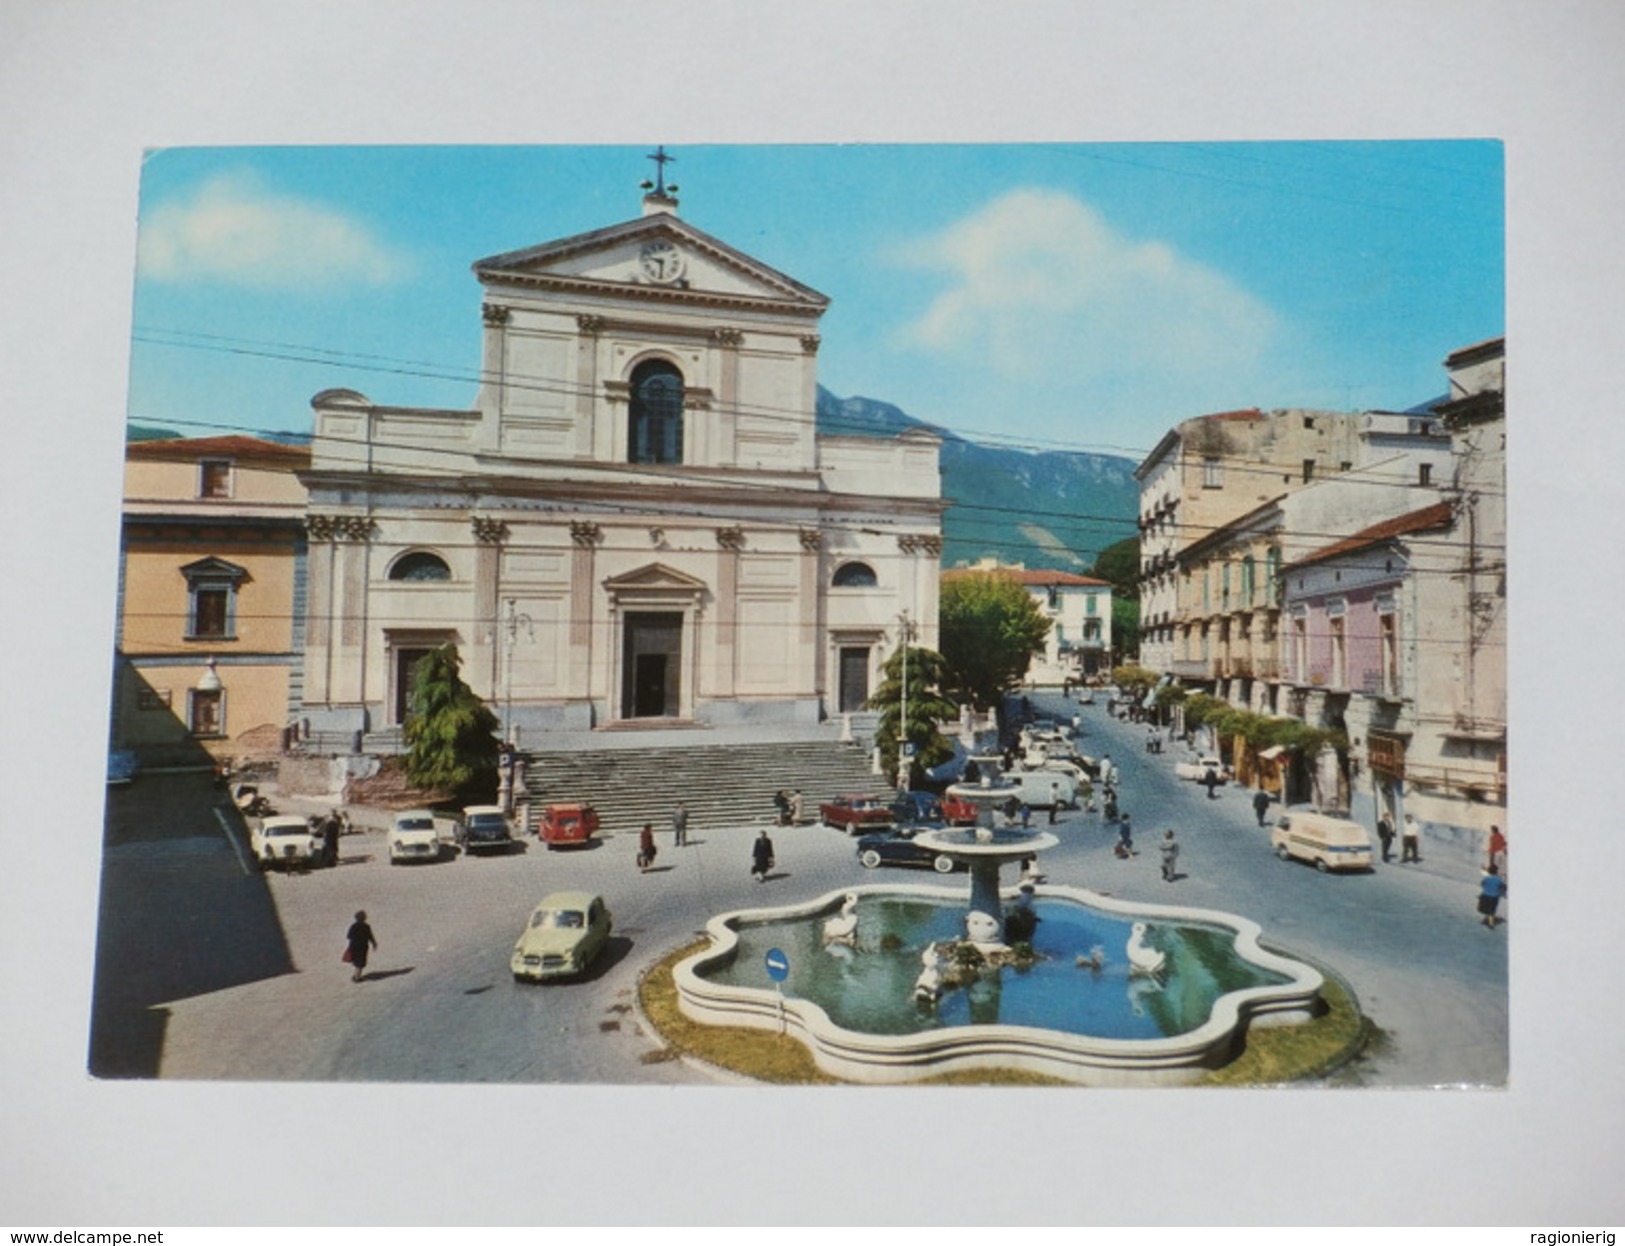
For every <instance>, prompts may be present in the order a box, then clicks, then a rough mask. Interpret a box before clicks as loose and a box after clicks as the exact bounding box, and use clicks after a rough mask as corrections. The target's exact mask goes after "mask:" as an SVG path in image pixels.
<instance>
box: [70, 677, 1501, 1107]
mask: <svg viewBox="0 0 1625 1246" xmlns="http://www.w3.org/2000/svg"><path fill="white" fill-rule="evenodd" d="M1035 701H1036V703H1037V705H1038V707H1039V708H1040V709H1044V708H1048V709H1059V708H1060V707H1061V705H1062V702H1061V700H1060V698H1059V697H1058V696H1039V697H1037V698H1035ZM1082 713H1083V715H1084V729H1085V739H1084V741H1083V744H1082V749H1083V751H1084V752H1089V753H1092V754H1095V755H1099V754H1100V753H1102V752H1109V753H1110V754H1111V756H1112V758H1113V760H1114V761H1115V762H1116V763H1117V765H1118V767H1119V769H1120V771H1121V772H1122V779H1123V782H1122V790H1123V797H1122V801H1123V807H1124V808H1125V809H1126V810H1128V811H1129V812H1130V813H1131V814H1132V816H1133V822H1134V825H1135V835H1136V840H1137V846H1138V847H1139V848H1140V855H1139V856H1137V857H1135V858H1133V859H1132V860H1130V861H1119V860H1117V859H1115V858H1114V857H1113V856H1112V854H1111V851H1110V849H1111V844H1112V843H1113V842H1114V840H1115V838H1116V834H1115V830H1114V829H1113V828H1111V827H1109V826H1107V825H1106V824H1105V823H1104V822H1103V821H1102V820H1101V818H1100V816H1099V815H1098V814H1097V815H1090V814H1085V813H1079V812H1074V813H1070V814H1063V815H1062V817H1061V819H1060V821H1059V823H1058V825H1057V826H1056V828H1055V830H1056V833H1057V835H1058V837H1059V839H1060V844H1059V846H1058V847H1056V848H1054V849H1052V850H1050V851H1049V852H1047V853H1045V854H1044V856H1043V858H1042V866H1043V868H1044V870H1045V872H1046V873H1047V874H1048V876H1049V878H1050V879H1051V881H1053V882H1057V883H1069V884H1074V885H1079V886H1083V887H1087V888H1090V889H1093V890H1096V891H1100V892H1103V893H1106V894H1110V895H1116V896H1120V897H1123V898H1127V899H1144V900H1150V901H1154V902H1170V901H1171V902H1177V903H1180V904H1184V905H1190V906H1194V907H1199V908H1217V909H1224V910H1228V911H1231V912H1235V913H1239V914H1242V915H1245V916H1247V917H1249V918H1252V919H1253V920H1254V921H1257V922H1259V923H1260V924H1261V925H1262V926H1263V927H1264V931H1265V937H1266V938H1267V939H1268V940H1270V941H1271V942H1273V943H1276V944H1278V945H1280V946H1281V947H1283V948H1284V949H1286V950H1288V951H1291V952H1297V953H1300V954H1303V955H1306V956H1308V957H1310V958H1312V959H1314V960H1315V961H1317V962H1319V963H1321V964H1323V965H1325V966H1327V967H1329V968H1330V969H1332V970H1333V971H1335V972H1336V973H1338V974H1340V975H1341V976H1343V977H1344V978H1345V979H1346V980H1347V981H1348V982H1349V983H1350V984H1351V985H1352V986H1353V988H1354V990H1355V992H1356V994H1357V995H1358V997H1359V999H1360V1003H1361V1006H1362V1007H1363V1008H1364V1009H1365V1011H1366V1012H1367V1013H1368V1015H1370V1016H1371V1018H1372V1019H1373V1020H1374V1021H1375V1022H1376V1023H1377V1025H1378V1026H1379V1027H1381V1029H1382V1031H1383V1033H1384V1041H1383V1043H1381V1044H1380V1046H1379V1048H1378V1049H1377V1050H1375V1051H1374V1052H1372V1053H1371V1054H1370V1055H1368V1056H1367V1057H1365V1058H1364V1059H1362V1060H1361V1061H1359V1062H1358V1063H1357V1064H1356V1065H1355V1066H1353V1067H1352V1068H1350V1069H1348V1070H1345V1071H1344V1072H1342V1073H1340V1074H1339V1075H1337V1077H1336V1078H1335V1079H1334V1080H1335V1084H1339V1085H1372V1086H1418V1085H1459V1084H1492V1085H1493V1084H1498V1083H1501V1082H1503V1081H1504V1080H1505V1078H1506V1074H1507V988H1506V982H1507V972H1506V965H1507V952H1506V949H1507V943H1508V940H1510V939H1511V938H1514V937H1516V935H1515V933H1514V932H1515V931H1516V923H1515V920H1514V921H1512V922H1509V923H1508V925H1507V926H1504V927H1502V928H1501V929H1500V930H1498V931H1494V932H1492V931H1489V930H1486V929H1485V928H1484V927H1483V926H1482V925H1480V924H1479V923H1478V921H1477V920H1476V915H1475V913H1474V908H1473V905H1474V896H1475V892H1476V885H1475V884H1476V868H1475V866H1476V862H1475V861H1473V860H1470V859H1467V858H1466V857H1465V856H1464V855H1463V850H1456V851H1455V852H1454V854H1453V855H1447V854H1445V853H1444V852H1443V851H1442V850H1436V851H1435V852H1434V853H1433V854H1431V855H1430V856H1429V858H1428V859H1427V860H1425V861H1424V862H1423V863H1422V865H1420V866H1407V867H1403V868H1401V867H1400V866H1398V865H1397V864H1395V865H1390V866H1380V865H1379V866H1378V867H1377V869H1376V871H1375V872H1374V873H1371V874H1368V875H1351V876H1347V877H1326V876H1322V875H1320V874H1317V873H1316V872H1315V871H1314V870H1313V869H1311V868H1308V867H1306V866H1302V865H1299V864H1288V863H1283V862H1281V861H1278V860H1276V859H1275V857H1274V856H1273V855H1272V854H1271V853H1270V851H1269V848H1268V841H1267V833H1266V832H1264V831H1262V830H1260V829H1259V828H1258V826H1257V822H1256V818H1255V816H1254V814H1253V811H1252V808H1251V803H1250V801H1251V792H1250V791H1246V790H1243V789H1238V788H1231V789H1226V790H1223V791H1221V793H1220V798H1219V799H1217V800H1212V801H1210V800H1208V799H1207V797H1206V794H1205V792H1204V791H1203V790H1202V789H1201V788H1199V787H1197V786H1196V785H1195V784H1192V783H1181V782H1180V781H1178V780H1176V779H1174V777H1173V768H1174V764H1175V763H1176V762H1177V761H1179V760H1182V759H1183V758H1184V756H1185V754H1184V753H1183V752H1182V751H1181V750H1177V749H1170V750H1169V751H1168V752H1165V753H1164V754H1162V755H1160V756H1152V755H1148V754H1146V753H1145V752H1144V751H1143V747H1142V741H1143V736H1144V728H1142V727H1137V726H1129V725H1126V724H1123V723H1119V722H1116V721H1113V720H1111V719H1109V718H1108V717H1107V715H1106V713H1105V710H1104V707H1103V706H1101V705H1096V706H1093V707H1088V708H1085V709H1084V710H1083V711H1082ZM678 795H679V794H678V793H674V794H673V799H674V800H675V799H676V798H677V796H678ZM222 799H223V798H222V796H221V795H220V793H218V792H217V791H215V790H214V789H213V788H210V787H208V786H207V784H206V783H205V782H204V780H203V779H202V778H201V777H198V776H164V775H154V776H146V777H144V778H143V779H142V780H141V781H140V782H139V783H137V784H136V785H135V786H134V787H133V788H131V789H129V790H128V791H124V792H116V793H113V794H112V797H111V802H112V803H111V816H110V819H109V837H108V850H107V857H106V866H105V874H104V896H103V917H102V931H101V936H102V937H101V945H100V946H101V950H100V953H99V957H98V962H99V963H98V974H97V983H98V989H97V1008H96V1033H95V1036H94V1041H93V1045H92V1047H93V1052H94V1053H95V1054H94V1061H95V1065H96V1069H97V1071H98V1072H102V1073H108V1074H112V1075H121V1076H136V1077H150V1076H158V1077H163V1078H182V1079H215V1078H221V1079H233V1080H242V1079H250V1080H254V1079H270V1080H288V1079H291V1080H309V1081H322V1080H333V1079H341V1080H381V1081H430V1082H568V1083H613V1084H651V1083H656V1084H660V1083H663V1084H672V1083H690V1084H703V1083H708V1082H715V1081H719V1080H731V1079H729V1078H727V1077H726V1075H721V1074H718V1073H715V1072H713V1071H710V1070H707V1069H705V1068H702V1067H698V1066H696V1065H694V1064H691V1063H689V1062H685V1061H681V1060H669V1059H663V1058H661V1051H660V1044H659V1040H658V1038H657V1036H655V1035H653V1034H652V1033H649V1032H648V1031H647V1029H646V1028H645V1027H644V1025H643V1024H642V1022H641V1021H640V1019H639V1017H638V1015H637V1012H636V1009H635V1000H634V995H635V990H636V983H637V980H638V976H639V975H640V974H641V973H642V972H643V971H644V970H645V969H646V968H647V967H648V966H649V965H650V964H652V963H653V962H654V961H656V960H658V959H659V958H660V957H662V956H664V955H665V954H666V953H667V952H669V951H670V950H672V949H673V948H674V947H676V946H678V945H680V944H683V943H685V942H688V941H690V940H692V939H693V938H694V937H695V936H696V935H697V934H698V932H699V931H700V929H701V927H702V926H703V924H704V922H705V920H706V919H707V918H708V917H710V916H711V915H713V914H715V913H718V912H722V911H725V910H728V909H733V908H739V907H745V906H749V905H753V904H761V903H764V902H774V903H778V902H786V901H790V900H795V899H803V898H807V897H810V896H814V895H817V894H820V893H823V892H827V891H831V890H833V889H835V888H838V887H841V886H843V885H845V884H847V883H851V882H857V881H863V882H878V881H882V880H884V879H886V878H888V877H890V878H893V879H895V880H896V881H898V882H908V881H916V880H919V879H923V880H924V881H928V882H936V881H939V880H937V879H936V877H935V876H934V875H932V874H930V873H929V872H926V873H924V874H921V875H916V874H915V873H914V872H912V871H909V870H901V869H882V870H880V871H874V872H871V871H867V870H864V869H863V868H862V867H861V866H859V864H858V863H857V860H856V857H855V854H854V851H853V847H852V844H851V842H850V841H849V840H848V839H847V838H846V837H845V836H843V835H841V834H839V833H837V832H835V831H831V830H828V829H825V828H824V827H821V826H816V825H813V826H803V827H797V828H785V829H777V830H774V831H773V832H772V834H773V837H774V841H775V844H776V847H777V858H778V866H777V869H776V870H775V872H774V874H773V876H772V877H771V878H770V879H769V881H768V882H767V883H765V884H758V883H756V882H755V881H754V880H753V879H752V878H751V876H750V873H749V869H750V842H751V840H752V839H753V838H754V836H755V834H756V832H757V831H758V830H759V829H760V825H761V824H758V825H753V826H728V827H705V826H700V827H694V828H691V830H690V846H689V847H687V848H681V849H679V848H674V847H673V846H672V843H671V835H670V833H669V831H668V830H667V829H666V828H665V827H664V826H661V827H657V830H659V831H660V835H659V837H658V838H659V845H660V855H659V860H658V861H657V865H656V868H655V869H654V870H652V871H650V872H649V873H647V874H642V873H640V872H639V871H638V869H637V868H636V865H635V864H634V861H633V857H634V854H635V852H636V847H637V845H636V837H635V836H632V835H617V836H613V837H609V838H607V839H604V840H603V841H601V842H597V843H595V844H593V845H591V846H590V847H589V848H587V849H585V850H578V851H573V852H571V851H558V852H551V851H548V850H547V849H545V848H544V847H543V846H541V845H540V844H537V843H535V842H531V843H529V844H528V845H527V846H526V851H525V852H523V853H522V854H515V855H510V856H505V857H458V858H454V859H449V860H446V861H443V862H441V863H438V864H431V865H418V866H399V867H391V866H390V865H389V863H388V860H387V856H386V853H385V851H384V842H383V834H382V832H381V830H370V831H368V832H366V833H363V834H357V835H351V836H347V837H346V838H345V839H344V840H343V842H342V851H341V862H340V864H339V866H338V867H337V868H336V869H332V870H319V871H315V872H312V873H309V874H292V875H281V874H273V875H271V876H269V877H262V876H260V875H259V874H257V873H255V872H253V871H252V870H251V869H250V868H248V867H247V864H246V859H245V857H244V854H243V848H242V844H241V842H240V839H238V838H237V837H234V836H231V835H228V830H227V828H228V825H229V824H230V819H229V817H226V816H224V811H223V810H219V811H218V812H217V810H218V808H219V805H220V802H221V800H222ZM765 816H766V811H764V819H765ZM1036 824H1037V825H1040V826H1043V825H1045V820H1044V817H1043V815H1041V814H1040V815H1037V817H1036ZM1168 827H1173V828H1175V829H1176V830H1177V831H1178V834H1179V840H1180V844H1181V854H1180V858H1179V869H1180V872H1181V874H1182V875H1183V877H1181V878H1180V879H1179V880H1178V881H1177V882H1175V883H1172V884H1169V883H1165V882H1163V881H1162V880H1161V877H1160V873H1159V867H1158V859H1157V854H1156V851H1155V845H1154V837H1160V835H1161V833H1162V831H1163V830H1165V829H1166V828H1168ZM1005 881H1006V882H1007V883H1009V882H1012V881H1013V873H1012V877H1011V878H1009V879H1006V880H1005ZM562 888H584V889H587V890H592V891H599V892H602V893H603V895H604V896H605V897H606V899H607V901H608V903H609V906H610V909H611V911H612V912H613V914H614V918H615V932H614V937H613V939H612V940H611V943H610V945H609V948H608V950H607V952H606V954H605V955H604V956H603V957H602V958H601V959H600V961H599V962H598V964H597V965H595V966H594V968H593V970H592V971H591V972H590V974H589V975H588V977H587V978H586V979H585V980H583V981H580V982H573V983H560V984H553V985H546V986H528V985H519V984H516V983H515V982H513V980H512V979H511V977H510V975H509V973H508V963H507V962H508V955H509V952H510V950H511V949H512V946H513V942H514V939H515V938H516V937H517V935H518V933H519V931H520V929H521V927H522V925H523V923H524V921H525V918H526V916H527V915H528V913H529V911H530V909H531V907H532V906H533V905H534V904H535V903H536V901H537V900H538V899H539V898H540V897H541V896H542V895H543V894H544V893H546V892H548V891H552V890H557V889H562ZM357 909H365V910H366V911H367V913H368V915H369V918H370V920H371V923H372V926H373V928H374V930H375V931H376V933H377V936H378V940H379V944H380V946H379V950H378V952H377V953H376V955H375V958H374V960H373V961H372V962H371V964H370V965H369V967H368V971H369V978H368V980H367V981H365V982H362V983H360V984H354V983H352V982H351V981H350V972H349V967H348V966H346V965H344V964H342V963H341V962H340V959H339V958H340V953H341V952H342V950H343V935H344V932H345V929H346V928H347V926H348V925H349V922H350V919H351V916H352V915H353V913H354V912H355V910H357ZM176 949H181V950H180V951H178V952H177V950H176Z"/></svg>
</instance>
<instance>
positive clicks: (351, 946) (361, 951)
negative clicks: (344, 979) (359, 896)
mask: <svg viewBox="0 0 1625 1246" xmlns="http://www.w3.org/2000/svg"><path fill="white" fill-rule="evenodd" d="M344 940H345V944H346V947H345V949H344V959H345V960H347V961H349V962H350V964H351V965H352V966H354V968H355V972H354V973H352V974H351V975H350V981H351V982H359V981H361V978H362V976H363V975H364V974H365V973H366V972H367V954H368V953H369V952H370V951H371V950H372V949H373V948H375V947H377V946H378V940H377V939H375V938H374V937H373V934H372V927H371V926H369V925H367V914H366V912H365V911H364V910H358V911H357V912H356V915H355V921H354V922H352V923H351V924H350V929H349V930H348V931H347V932H346V933H345V936H344Z"/></svg>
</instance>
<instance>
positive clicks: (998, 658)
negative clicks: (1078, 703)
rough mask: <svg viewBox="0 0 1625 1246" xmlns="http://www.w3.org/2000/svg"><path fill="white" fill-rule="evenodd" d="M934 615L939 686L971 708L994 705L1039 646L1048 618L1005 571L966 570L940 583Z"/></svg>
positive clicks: (1017, 680)
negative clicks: (937, 633)
mask: <svg viewBox="0 0 1625 1246" xmlns="http://www.w3.org/2000/svg"><path fill="white" fill-rule="evenodd" d="M938 618H939V622H940V627H941V632H942V657H943V660H944V662H945V663H946V664H947V665H946V669H945V673H944V683H943V688H944V689H945V690H946V691H947V692H948V693H949V694H950V695H952V696H956V697H959V698H960V699H961V700H963V701H967V702H969V703H970V704H971V705H974V706H975V707H976V708H977V709H988V708H990V707H993V706H997V705H998V704H999V703H1000V702H1001V701H1002V700H1003V699H1004V694H1005V693H1007V692H1009V691H1010V690H1011V689H1012V688H1015V687H1016V686H1018V685H1019V684H1020V683H1021V681H1022V680H1023V679H1024V678H1025V677H1026V675H1027V667H1028V665H1029V664H1030V663H1031V662H1032V660H1033V655H1034V654H1038V653H1042V652H1043V651H1044V640H1045V638H1046V637H1047V636H1048V635H1049V629H1050V621H1049V620H1048V619H1046V618H1045V617H1044V616H1043V614H1041V613H1040V612H1039V609H1038V603H1037V602H1036V601H1034V600H1033V596H1032V594H1031V593H1029V592H1028V591H1027V590H1026V589H1025V588H1023V587H1022V586H1021V583H1020V582H1019V581H1018V580H1017V579H1016V578H1015V577H1014V576H1010V575H1000V574H999V573H997V572H992V573H990V574H987V575H967V576H960V577H956V578H955V579H952V580H948V581H946V582H944V584H943V585H942V597H941V603H940V609H939V611H938Z"/></svg>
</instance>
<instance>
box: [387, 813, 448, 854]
mask: <svg viewBox="0 0 1625 1246" xmlns="http://www.w3.org/2000/svg"><path fill="white" fill-rule="evenodd" d="M439 859H440V832H439V830H437V829H436V827H435V824H434V814H432V813H430V812H429V811H428V810H427V809H412V810H408V811H407V812H405V813H397V814H396V815H395V820H394V822H392V823H391V824H390V827H389V863H390V864H391V865H399V864H400V863H401V862H402V861H438V860H439Z"/></svg>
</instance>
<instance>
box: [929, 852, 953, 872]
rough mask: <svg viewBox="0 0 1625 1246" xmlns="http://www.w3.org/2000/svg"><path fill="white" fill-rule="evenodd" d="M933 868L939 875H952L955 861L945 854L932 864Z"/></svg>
mask: <svg viewBox="0 0 1625 1246" xmlns="http://www.w3.org/2000/svg"><path fill="white" fill-rule="evenodd" d="M931 868H932V869H934V870H935V871H936V872H937V873H939V874H952V873H953V872H954V859H953V858H952V857H950V856H948V855H946V854H944V855H942V856H939V857H937V858H936V860H934V861H932V862H931Z"/></svg>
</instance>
